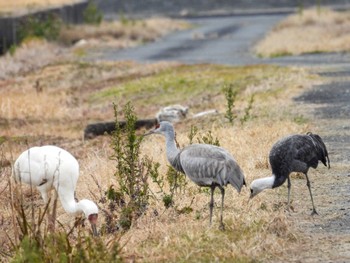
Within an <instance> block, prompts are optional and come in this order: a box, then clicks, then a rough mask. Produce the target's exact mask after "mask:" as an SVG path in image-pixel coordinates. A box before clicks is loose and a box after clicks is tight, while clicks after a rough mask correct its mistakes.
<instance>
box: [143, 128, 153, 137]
mask: <svg viewBox="0 0 350 263" xmlns="http://www.w3.org/2000/svg"><path fill="white" fill-rule="evenodd" d="M153 133H154V130H152V131H149V132H146V133H145V134H144V135H143V137H145V136H148V135H151V134H153Z"/></svg>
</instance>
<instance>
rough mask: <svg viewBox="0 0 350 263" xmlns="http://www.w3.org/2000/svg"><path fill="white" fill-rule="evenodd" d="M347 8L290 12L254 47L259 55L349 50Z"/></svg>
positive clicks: (349, 17)
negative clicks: (341, 10) (345, 9)
mask: <svg viewBox="0 0 350 263" xmlns="http://www.w3.org/2000/svg"><path fill="white" fill-rule="evenodd" d="M349 28H350V12H337V11H333V10H330V9H325V8H322V9H321V10H320V11H318V10H317V9H311V10H305V11H303V12H302V14H293V15H290V16H289V17H287V18H286V19H285V20H283V21H282V22H280V23H279V24H278V25H276V26H275V27H274V28H273V29H272V31H271V32H269V33H268V34H267V35H266V36H265V38H264V39H263V40H261V41H260V42H259V43H258V44H257V46H256V47H255V52H256V53H257V54H258V55H260V56H263V57H271V56H272V57H274V56H283V55H299V54H302V53H315V52H339V51H349V50H350V30H349Z"/></svg>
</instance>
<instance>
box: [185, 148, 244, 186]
mask: <svg viewBox="0 0 350 263" xmlns="http://www.w3.org/2000/svg"><path fill="white" fill-rule="evenodd" d="M179 161H180V163H181V168H182V169H183V171H184V172H185V174H186V175H187V176H188V177H190V179H191V180H192V181H194V182H195V183H197V184H198V185H200V186H210V185H212V184H218V185H221V186H224V185H227V184H228V183H230V184H231V185H232V186H233V187H235V188H236V189H237V191H238V192H240V190H241V188H242V186H243V184H244V183H245V180H244V174H243V172H242V170H241V168H240V167H239V166H238V164H237V163H236V161H235V160H234V158H233V157H232V156H231V154H230V153H229V152H227V151H226V150H225V149H223V148H221V147H217V146H214V145H208V144H193V145H190V146H188V147H186V148H184V149H183V150H182V151H181V152H180V154H179Z"/></svg>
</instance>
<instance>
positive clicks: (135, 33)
mask: <svg viewBox="0 0 350 263" xmlns="http://www.w3.org/2000/svg"><path fill="white" fill-rule="evenodd" d="M188 27H189V24H188V23H186V22H184V21H181V20H174V19H169V18H161V17H154V18H149V19H146V20H126V21H123V20H122V21H113V22H107V21H103V22H102V23H101V24H100V25H77V26H69V27H66V28H64V29H63V30H62V31H61V33H60V37H59V39H60V40H61V41H62V42H64V43H68V44H71V43H75V42H77V41H79V40H81V39H84V40H85V41H86V44H85V46H87V47H92V46H96V45H99V47H101V45H102V47H103V46H110V47H114V48H126V47H132V46H135V45H139V44H140V43H145V42H150V41H154V40H156V39H158V38H159V37H162V36H164V35H165V34H166V33H168V32H171V31H176V30H183V29H186V28H188Z"/></svg>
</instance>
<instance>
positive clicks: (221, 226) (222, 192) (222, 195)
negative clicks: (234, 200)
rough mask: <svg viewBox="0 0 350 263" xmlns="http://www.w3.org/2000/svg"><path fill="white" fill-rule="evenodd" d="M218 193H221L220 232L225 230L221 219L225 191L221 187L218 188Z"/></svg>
mask: <svg viewBox="0 0 350 263" xmlns="http://www.w3.org/2000/svg"><path fill="white" fill-rule="evenodd" d="M219 188H220V191H221V215H220V227H219V229H220V230H225V225H224V223H223V222H222V218H223V215H222V214H223V210H224V198H225V189H224V188H223V187H220V186H219Z"/></svg>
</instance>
